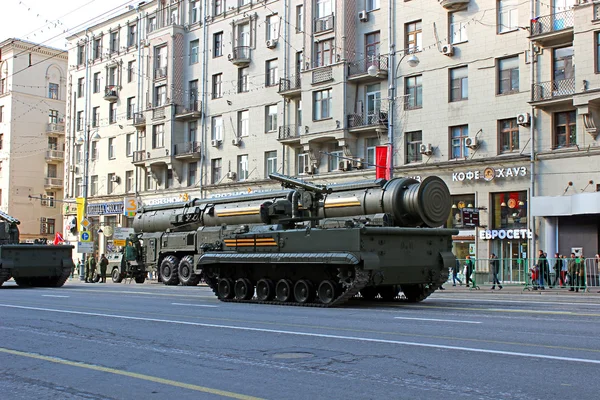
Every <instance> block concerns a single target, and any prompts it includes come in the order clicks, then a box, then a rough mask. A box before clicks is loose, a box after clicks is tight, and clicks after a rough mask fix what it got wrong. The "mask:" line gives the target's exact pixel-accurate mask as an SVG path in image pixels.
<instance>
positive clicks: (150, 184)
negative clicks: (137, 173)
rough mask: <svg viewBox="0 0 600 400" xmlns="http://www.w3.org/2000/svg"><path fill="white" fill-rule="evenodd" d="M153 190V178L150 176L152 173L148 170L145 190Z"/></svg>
mask: <svg viewBox="0 0 600 400" xmlns="http://www.w3.org/2000/svg"><path fill="white" fill-rule="evenodd" d="M153 189H154V176H152V171H150V169H148V171H147V172H146V190H153Z"/></svg>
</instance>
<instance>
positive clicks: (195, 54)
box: [190, 39, 200, 65]
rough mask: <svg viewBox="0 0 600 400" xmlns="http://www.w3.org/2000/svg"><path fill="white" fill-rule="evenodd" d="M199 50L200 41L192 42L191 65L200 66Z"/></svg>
mask: <svg viewBox="0 0 600 400" xmlns="http://www.w3.org/2000/svg"><path fill="white" fill-rule="evenodd" d="M199 48H200V40H199V39H196V40H192V41H191V42H190V65H192V64H198V61H199V57H198V49H199Z"/></svg>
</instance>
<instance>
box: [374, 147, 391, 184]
mask: <svg viewBox="0 0 600 400" xmlns="http://www.w3.org/2000/svg"><path fill="white" fill-rule="evenodd" d="M387 153H388V147H387V146H376V147H375V165H376V167H375V178H377V179H380V178H384V179H388V167H387V165H388V163H387V156H388V154H387Z"/></svg>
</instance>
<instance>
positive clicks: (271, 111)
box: [265, 104, 277, 132]
mask: <svg viewBox="0 0 600 400" xmlns="http://www.w3.org/2000/svg"><path fill="white" fill-rule="evenodd" d="M276 130H277V104H271V105H268V106H266V107H265V132H274V131H276Z"/></svg>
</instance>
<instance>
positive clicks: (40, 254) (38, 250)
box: [0, 211, 75, 287]
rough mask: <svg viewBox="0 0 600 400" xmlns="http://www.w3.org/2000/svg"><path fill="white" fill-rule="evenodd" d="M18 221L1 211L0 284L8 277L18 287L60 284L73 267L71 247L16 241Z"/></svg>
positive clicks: (67, 277) (62, 283) (17, 239)
mask: <svg viewBox="0 0 600 400" xmlns="http://www.w3.org/2000/svg"><path fill="white" fill-rule="evenodd" d="M19 224H20V221H19V220H18V219H16V218H13V217H11V216H10V215H8V214H6V213H4V212H1V211H0V286H2V284H3V283H4V282H6V281H7V280H9V279H10V278H13V279H14V280H15V282H16V283H17V285H19V286H30V287H61V286H63V285H64V284H65V282H66V281H67V279H69V276H70V275H71V271H72V270H73V269H74V268H75V264H74V263H73V258H72V254H73V246H69V245H58V246H49V245H45V244H28V243H19V228H18V225H19Z"/></svg>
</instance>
